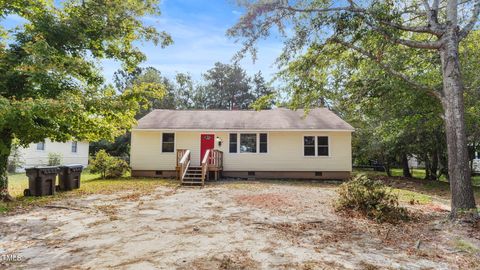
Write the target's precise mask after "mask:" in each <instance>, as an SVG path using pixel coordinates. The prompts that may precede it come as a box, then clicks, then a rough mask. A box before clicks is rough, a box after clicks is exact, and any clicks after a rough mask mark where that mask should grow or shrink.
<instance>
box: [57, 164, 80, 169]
mask: <svg viewBox="0 0 480 270" xmlns="http://www.w3.org/2000/svg"><path fill="white" fill-rule="evenodd" d="M78 167H80V168H83V165H82V164H67V165H62V166H60V168H78Z"/></svg>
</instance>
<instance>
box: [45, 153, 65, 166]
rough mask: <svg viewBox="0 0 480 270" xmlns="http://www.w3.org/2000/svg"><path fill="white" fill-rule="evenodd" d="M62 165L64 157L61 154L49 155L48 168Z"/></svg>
mask: <svg viewBox="0 0 480 270" xmlns="http://www.w3.org/2000/svg"><path fill="white" fill-rule="evenodd" d="M60 163H62V155H61V154H59V153H48V166H58V165H60Z"/></svg>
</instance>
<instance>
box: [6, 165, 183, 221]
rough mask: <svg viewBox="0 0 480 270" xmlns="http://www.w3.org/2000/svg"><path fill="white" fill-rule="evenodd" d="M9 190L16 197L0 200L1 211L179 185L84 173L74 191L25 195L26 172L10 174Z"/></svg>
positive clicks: (157, 180) (156, 179) (172, 182)
mask: <svg viewBox="0 0 480 270" xmlns="http://www.w3.org/2000/svg"><path fill="white" fill-rule="evenodd" d="M8 179H9V192H10V195H12V196H13V197H14V198H15V201H14V202H9V203H4V202H0V213H2V212H7V211H9V210H12V209H14V208H17V207H29V206H33V205H41V204H48V203H50V202H53V201H55V200H59V199H63V198H68V197H76V196H82V195H88V194H111V193H114V192H117V191H121V190H125V191H134V192H142V193H143V192H148V191H150V190H152V189H154V188H155V187H158V186H177V185H178V182H177V181H175V180H172V179H159V178H132V177H123V178H117V179H99V175H97V174H91V173H88V172H87V173H82V176H81V183H80V188H79V189H76V190H73V191H66V192H57V193H56V195H54V196H44V197H24V196H23V191H24V190H25V189H26V188H28V178H27V177H26V175H25V174H24V173H19V174H12V175H9V178H8Z"/></svg>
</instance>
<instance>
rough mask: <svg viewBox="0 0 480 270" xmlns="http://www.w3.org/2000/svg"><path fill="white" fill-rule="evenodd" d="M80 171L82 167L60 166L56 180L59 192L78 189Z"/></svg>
mask: <svg viewBox="0 0 480 270" xmlns="http://www.w3.org/2000/svg"><path fill="white" fill-rule="evenodd" d="M82 170H83V166H82V165H64V166H60V173H59V178H58V180H59V188H60V190H72V189H76V188H80V176H81V175H82Z"/></svg>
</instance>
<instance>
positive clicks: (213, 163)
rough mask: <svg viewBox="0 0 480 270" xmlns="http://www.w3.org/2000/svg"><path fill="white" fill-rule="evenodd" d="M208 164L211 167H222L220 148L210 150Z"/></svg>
mask: <svg viewBox="0 0 480 270" xmlns="http://www.w3.org/2000/svg"><path fill="white" fill-rule="evenodd" d="M208 165H209V167H211V168H215V169H222V168H223V152H222V151H220V150H213V149H212V151H210V153H209V155H208Z"/></svg>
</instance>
